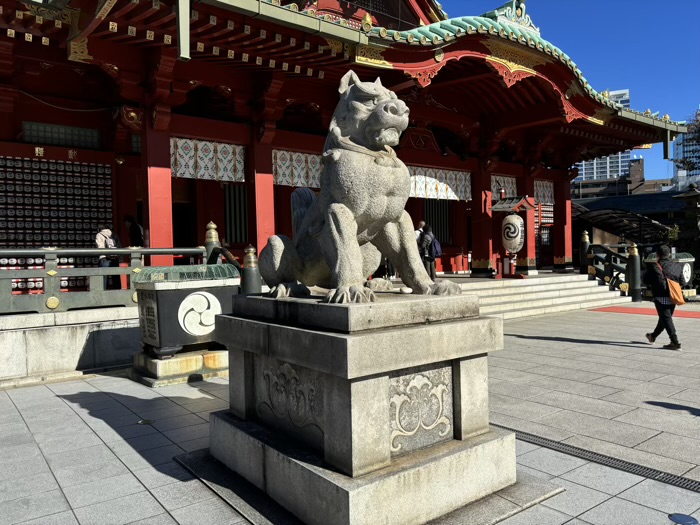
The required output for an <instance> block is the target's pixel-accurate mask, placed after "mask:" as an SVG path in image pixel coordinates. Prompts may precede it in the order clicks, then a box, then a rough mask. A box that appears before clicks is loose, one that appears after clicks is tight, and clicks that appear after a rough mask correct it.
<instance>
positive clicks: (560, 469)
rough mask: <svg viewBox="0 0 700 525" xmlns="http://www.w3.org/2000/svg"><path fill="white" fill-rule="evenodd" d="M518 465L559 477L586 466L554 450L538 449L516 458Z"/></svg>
mask: <svg viewBox="0 0 700 525" xmlns="http://www.w3.org/2000/svg"><path fill="white" fill-rule="evenodd" d="M518 463H519V464H520V465H525V466H526V467H531V468H534V469H537V470H540V471H542V472H546V473H547V474H552V475H554V476H561V475H562V474H565V473H566V472H569V471H571V470H574V469H575V468H578V467H580V466H582V465H584V464H586V461H584V460H583V459H579V458H575V457H573V456H569V455H568V454H562V453H561V452H557V451H556V450H549V449H547V448H540V449H538V450H534V451H532V452H528V453H527V454H523V455H522V456H520V457H518Z"/></svg>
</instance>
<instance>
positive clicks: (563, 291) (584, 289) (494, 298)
mask: <svg viewBox="0 0 700 525" xmlns="http://www.w3.org/2000/svg"><path fill="white" fill-rule="evenodd" d="M606 293H616V294H619V292H617V291H612V292H611V291H610V290H608V289H605V288H602V287H598V286H581V287H577V288H558V289H554V290H543V291H539V290H538V291H532V292H528V290H517V291H513V293H508V294H495V295H491V294H478V293H477V294H474V295H477V296H478V297H479V299H485V300H487V301H489V302H494V303H498V302H508V301H513V300H522V299H521V298H526V297H531V298H535V299H546V298H548V297H565V296H568V297H575V296H579V295H589V294H606ZM482 304H483V303H482Z"/></svg>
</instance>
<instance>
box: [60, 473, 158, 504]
mask: <svg viewBox="0 0 700 525" xmlns="http://www.w3.org/2000/svg"><path fill="white" fill-rule="evenodd" d="M143 489H144V487H143V485H142V484H141V483H140V482H139V480H138V479H136V478H135V477H134V476H133V475H132V474H128V473H127V474H121V475H119V476H114V477H111V478H104V479H98V480H94V481H90V482H88V483H81V484H79V485H73V486H71V487H65V488H64V489H63V493H64V494H65V496H66V499H68V502H69V503H70V505H71V507H73V508H74V509H77V508H80V507H85V506H87V505H93V504H95V503H102V502H103V501H109V500H112V499H116V498H120V497H122V496H128V495H129V494H136V493H137V492H142V491H143Z"/></svg>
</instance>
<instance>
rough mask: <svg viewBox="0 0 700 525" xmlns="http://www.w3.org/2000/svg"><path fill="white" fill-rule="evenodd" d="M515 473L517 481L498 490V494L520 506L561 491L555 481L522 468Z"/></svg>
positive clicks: (525, 505) (526, 505)
mask: <svg viewBox="0 0 700 525" xmlns="http://www.w3.org/2000/svg"><path fill="white" fill-rule="evenodd" d="M517 474H518V482H517V483H516V484H515V485H511V486H510V487H506V488H504V489H502V490H499V491H498V495H499V496H500V497H502V498H504V499H507V500H508V501H510V502H511V503H515V504H516V505H518V506H519V507H521V508H526V507H528V506H530V505H533V504H535V503H539V502H540V501H543V500H545V499H548V498H551V497H556V496H555V495H556V494H558V493H559V492H560V491H561V488H560V487H559V486H558V485H557V484H556V483H550V482H549V481H547V480H545V479H543V478H541V477H539V476H532V475H530V474H528V473H527V472H524V471H522V470H521V471H518V472H517Z"/></svg>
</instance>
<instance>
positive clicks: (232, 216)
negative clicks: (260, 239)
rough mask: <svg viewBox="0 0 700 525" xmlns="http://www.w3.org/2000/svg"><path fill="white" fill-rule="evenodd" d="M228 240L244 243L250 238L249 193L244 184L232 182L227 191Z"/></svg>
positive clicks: (234, 242)
mask: <svg viewBox="0 0 700 525" xmlns="http://www.w3.org/2000/svg"><path fill="white" fill-rule="evenodd" d="M225 198H226V202H225V212H226V238H225V240H226V242H229V243H232V244H244V243H245V242H247V240H248V194H247V191H246V187H245V185H244V184H230V185H228V186H226V193H225Z"/></svg>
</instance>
